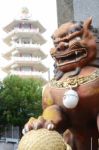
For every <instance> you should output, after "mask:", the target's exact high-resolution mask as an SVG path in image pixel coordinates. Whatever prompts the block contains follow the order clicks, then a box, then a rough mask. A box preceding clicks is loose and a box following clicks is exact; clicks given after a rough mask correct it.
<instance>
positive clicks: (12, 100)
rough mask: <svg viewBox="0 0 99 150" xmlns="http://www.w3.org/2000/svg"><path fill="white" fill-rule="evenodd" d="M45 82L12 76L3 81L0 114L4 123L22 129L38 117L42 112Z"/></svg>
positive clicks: (0, 95)
mask: <svg viewBox="0 0 99 150" xmlns="http://www.w3.org/2000/svg"><path fill="white" fill-rule="evenodd" d="M42 86H43V81H42V80H37V79H32V78H25V79H23V78H20V77H19V76H15V75H11V76H8V77H6V78H5V79H4V80H3V83H2V84H1V88H0V101H1V103H2V105H1V107H0V111H1V112H0V113H1V114H2V119H1V121H2V123H0V124H3V125H4V124H5V123H6V124H11V125H14V126H19V127H20V129H22V127H23V125H24V124H25V122H26V121H27V120H28V119H29V117H31V116H34V117H37V116H38V115H39V114H40V113H41V111H42V106H41V99H42V96H41V95H42Z"/></svg>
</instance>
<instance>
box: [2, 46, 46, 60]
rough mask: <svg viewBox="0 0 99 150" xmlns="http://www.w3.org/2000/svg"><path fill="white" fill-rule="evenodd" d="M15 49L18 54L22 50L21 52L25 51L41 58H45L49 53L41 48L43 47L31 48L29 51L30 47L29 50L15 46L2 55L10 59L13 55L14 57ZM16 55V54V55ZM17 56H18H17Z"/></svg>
mask: <svg viewBox="0 0 99 150" xmlns="http://www.w3.org/2000/svg"><path fill="white" fill-rule="evenodd" d="M14 51H17V54H18V53H20V52H21V54H22V53H23V54H24V53H25V54H26V53H31V54H32V56H33V57H39V58H41V59H45V58H46V57H47V55H46V54H45V53H44V52H43V51H42V50H41V49H38V48H35V49H33V48H32V49H30V51H29V48H28V51H26V50H25V49H22V48H15V47H13V48H12V49H11V50H10V51H8V52H6V53H3V54H2V56H3V57H4V58H5V59H7V60H10V59H11V57H12V52H14ZM15 56H16V55H15ZM16 57H17V56H16Z"/></svg>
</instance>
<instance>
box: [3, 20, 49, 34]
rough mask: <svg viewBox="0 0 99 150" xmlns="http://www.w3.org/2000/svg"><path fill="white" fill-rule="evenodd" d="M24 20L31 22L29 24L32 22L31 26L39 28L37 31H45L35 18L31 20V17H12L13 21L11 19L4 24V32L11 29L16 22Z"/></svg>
mask: <svg viewBox="0 0 99 150" xmlns="http://www.w3.org/2000/svg"><path fill="white" fill-rule="evenodd" d="M25 22H27V23H28V22H29V23H31V24H33V26H34V27H35V28H39V31H40V32H41V33H44V32H45V31H46V29H45V28H44V27H43V26H42V25H41V23H40V22H39V21H37V20H31V19H14V20H13V21H11V22H10V23H9V24H8V25H7V26H5V27H4V28H3V30H4V31H5V32H7V33H8V32H10V31H11V30H12V29H13V27H15V25H17V24H18V23H25Z"/></svg>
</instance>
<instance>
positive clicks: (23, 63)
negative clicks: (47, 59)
mask: <svg viewBox="0 0 99 150" xmlns="http://www.w3.org/2000/svg"><path fill="white" fill-rule="evenodd" d="M12 66H15V67H16V68H17V67H22V66H32V67H33V68H34V70H37V71H40V72H46V71H48V68H47V67H45V66H44V65H43V64H42V63H41V62H34V61H30V62H29V61H16V62H13V63H11V64H9V65H7V66H5V67H3V68H2V70H3V71H4V72H7V73H8V72H9V70H10V69H11V67H12Z"/></svg>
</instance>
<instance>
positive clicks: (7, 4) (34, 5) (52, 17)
mask: <svg viewBox="0 0 99 150" xmlns="http://www.w3.org/2000/svg"><path fill="white" fill-rule="evenodd" d="M23 7H27V8H28V9H29V12H30V14H31V17H32V19H33V20H38V21H39V22H40V23H41V24H42V25H43V26H44V27H45V29H46V32H45V33H44V38H45V39H46V40H47V42H46V44H44V45H43V46H42V47H43V48H44V50H45V53H47V54H48V57H47V61H46V65H47V67H49V68H50V72H51V76H53V73H52V72H53V68H52V66H53V63H49V61H50V62H51V60H52V59H51V56H50V53H49V51H50V48H51V47H53V43H52V40H51V35H52V33H53V32H54V31H55V30H56V28H57V9H56V0H3V1H2V3H1V5H0V68H1V67H2V66H3V65H4V63H7V62H6V61H5V60H4V59H3V58H2V53H4V52H6V51H7V50H8V47H7V45H6V44H5V43H4V42H3V38H4V37H5V36H6V34H5V33H4V31H3V28H4V27H5V26H6V25H7V24H9V23H10V22H11V21H12V20H13V19H15V18H16V17H18V16H19V14H20V12H21V8H23ZM4 76H5V74H4V73H3V72H2V71H1V69H0V79H2V78H3V77H4Z"/></svg>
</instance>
